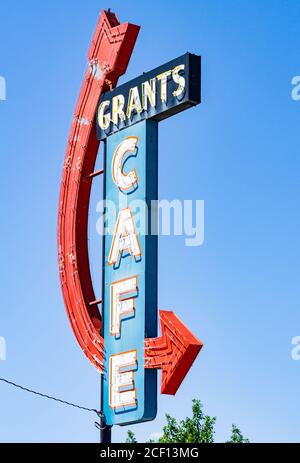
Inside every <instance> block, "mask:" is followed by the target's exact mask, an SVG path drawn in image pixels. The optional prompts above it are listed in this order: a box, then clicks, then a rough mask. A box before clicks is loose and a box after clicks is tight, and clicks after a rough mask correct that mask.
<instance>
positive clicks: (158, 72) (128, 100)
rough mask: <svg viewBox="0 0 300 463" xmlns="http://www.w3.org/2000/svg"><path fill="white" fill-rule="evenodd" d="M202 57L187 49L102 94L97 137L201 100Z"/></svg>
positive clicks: (176, 110) (160, 116)
mask: <svg viewBox="0 0 300 463" xmlns="http://www.w3.org/2000/svg"><path fill="white" fill-rule="evenodd" d="M200 82H201V58H200V56H197V55H193V54H191V53H186V54H185V55H182V56H180V57H179V58H176V59H173V60H172V61H169V62H168V63H166V64H164V65H162V66H159V67H158V68H156V69H153V70H152V71H149V72H147V73H144V74H142V75H141V76H139V77H137V78H135V79H133V80H131V81H129V82H127V83H125V84H123V85H120V86H119V87H116V88H115V89H113V90H112V91H109V92H106V93H104V94H103V95H102V96H101V99H100V101H99V104H98V108H97V118H96V120H97V138H98V139H99V140H103V139H105V138H106V137H107V136H109V135H111V134H113V133H115V132H117V131H119V130H122V129H125V128H126V127H129V126H130V125H132V124H136V123H137V122H140V121H142V120H144V119H150V118H152V119H154V120H156V121H161V120H163V119H166V118H167V117H170V116H172V115H173V114H176V113H178V112H180V111H183V110H184V109H187V108H190V107H191V106H195V105H197V104H199V103H200V98H201V94H200V86H201V85H200Z"/></svg>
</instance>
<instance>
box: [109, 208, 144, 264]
mask: <svg viewBox="0 0 300 463" xmlns="http://www.w3.org/2000/svg"><path fill="white" fill-rule="evenodd" d="M123 251H128V252H129V253H130V254H131V255H132V256H133V257H138V256H141V255H142V251H141V248H140V244H139V241H138V238H137V236H136V233H135V226H134V221H133V217H132V214H131V210H130V209H129V208H126V209H121V210H120V212H119V216H118V220H117V224H116V228H115V231H114V237H113V240H112V244H111V248H110V252H109V256H108V265H112V264H115V263H116V262H118V260H119V258H120V256H121V254H122V252H123Z"/></svg>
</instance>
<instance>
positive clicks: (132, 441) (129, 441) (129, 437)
mask: <svg viewBox="0 0 300 463" xmlns="http://www.w3.org/2000/svg"><path fill="white" fill-rule="evenodd" d="M136 443H137V440H136V438H135V435H134V432H133V431H131V430H130V429H129V431H127V438H126V444H136Z"/></svg>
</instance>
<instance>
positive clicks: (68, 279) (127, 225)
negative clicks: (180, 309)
mask: <svg viewBox="0 0 300 463" xmlns="http://www.w3.org/2000/svg"><path fill="white" fill-rule="evenodd" d="M138 32H139V27H138V26H135V25H132V24H128V23H126V24H120V23H119V21H118V19H117V18H116V16H115V15H114V14H113V13H112V12H110V11H107V12H106V11H103V12H102V13H101V16H100V19H99V22H98V25H97V28H96V31H95V34H94V36H93V40H92V42H91V47H90V50H89V54H88V58H89V66H88V70H87V73H86V76H85V79H84V82H83V85H82V90H81V92H80V96H79V100H78V103H77V106H76V110H75V115H74V119H73V123H72V127H71V132H70V136H69V140H68V145H67V151H66V156H65V162H64V168H63V177H62V183H61V193H60V200H59V220H58V249H59V254H58V258H59V272H60V281H61V288H62V293H63V296H64V301H65V305H66V309H67V313H68V316H69V320H70V323H71V326H72V329H73V331H74V334H75V336H76V338H77V340H78V342H79V344H80V346H81V348H82V350H83V352H84V353H85V355H86V356H87V357H88V359H89V360H90V361H91V363H92V364H93V365H94V366H95V367H96V368H97V369H98V370H99V371H100V372H101V373H102V374H103V378H104V381H103V383H104V387H103V398H104V400H103V410H104V412H105V417H106V421H107V423H108V424H126V423H129V422H139V421H144V420H150V419H153V418H154V417H155V414H156V387H157V385H156V371H157V369H158V368H160V369H162V385H161V392H162V393H165V394H175V392H176V391H177V389H178V387H179V386H180V384H181V382H182V380H183V379H184V377H185V375H186V373H187V371H188V370H189V368H190V366H191V364H192V363H193V361H194V359H195V357H196V356H197V354H198V352H199V350H200V349H201V347H202V344H201V342H200V341H199V340H198V339H197V338H195V336H193V335H192V333H191V332H190V331H189V330H188V329H187V328H186V327H185V326H184V325H183V323H182V322H181V321H180V320H179V319H178V318H177V317H176V315H175V314H173V312H169V311H159V318H160V325H161V335H160V336H159V337H157V318H158V311H157V237H155V236H152V235H140V234H138V233H137V231H136V227H135V221H134V216H133V214H132V211H131V208H130V205H131V201H132V200H133V199H134V198H136V199H139V198H143V199H146V203H147V201H148V202H149V201H151V199H155V198H156V197H157V124H158V121H159V120H162V119H164V118H165V117H168V116H170V115H172V114H175V113H176V112H178V111H181V110H183V109H186V108H188V107H190V106H193V105H195V104H198V103H199V102H200V58H199V57H196V56H195V55H191V54H186V55H183V57H180V58H177V59H176V60H173V61H171V62H170V63H167V64H166V65H164V66H161V67H160V68H157V69H156V70H154V71H152V72H150V73H149V74H147V75H143V76H141V77H140V78H137V79H135V80H134V81H131V83H128V84H124V86H120V87H119V88H117V89H115V90H112V91H110V90H111V89H113V88H114V87H115V85H116V84H117V80H118V77H119V76H120V75H122V74H124V72H125V71H126V67H127V64H128V61H129V59H130V56H131V53H132V50H133V47H134V44H135V41H136V38H137V35H138ZM127 90H128V93H127ZM103 102H105V104H103V105H102V107H101V104H102V103H103ZM100 107H101V108H100ZM96 126H98V127H97V128H96ZM97 130H98V137H99V138H100V139H104V138H105V139H106V142H105V143H106V148H105V166H104V173H105V197H106V199H112V200H114V201H115V203H116V204H118V199H117V196H118V198H119V195H121V196H122V197H123V198H124V204H122V205H120V207H119V208H118V218H117V223H116V226H115V229H114V234H113V236H106V237H105V239H104V261H103V295H102V296H103V301H102V305H103V310H102V315H103V316H101V315H100V311H99V305H100V304H101V301H100V300H98V299H96V297H95V294H94V290H93V286H92V280H91V276H90V268H89V258H88V248H87V221H88V204H89V196H90V190H91V183H92V180H93V178H94V177H95V176H96V175H98V174H100V173H103V171H102V170H101V171H98V172H97V171H96V172H94V165H95V160H96V156H97V152H98V147H99V141H98V140H97V136H96V131H97Z"/></svg>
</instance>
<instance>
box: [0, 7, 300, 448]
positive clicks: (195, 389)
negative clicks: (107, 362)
mask: <svg viewBox="0 0 300 463" xmlns="http://www.w3.org/2000/svg"><path fill="white" fill-rule="evenodd" d="M108 7H111V8H112V10H113V11H115V12H116V13H117V14H118V16H119V19H120V20H121V21H130V22H133V23H136V24H140V25H141V26H142V29H141V33H140V35H139V38H138V41H137V44H136V48H135V51H134V54H133V57H132V60H131V62H130V66H129V68H128V73H127V75H126V76H125V77H123V78H122V82H124V81H125V80H129V79H131V78H133V77H135V76H138V75H139V74H141V73H142V72H143V71H147V70H150V69H152V68H154V67H156V66H158V65H160V64H163V63H164V62H167V61H169V60H170V59H172V58H175V57H176V56H179V55H180V54H183V53H184V52H186V51H191V52H193V53H196V54H201V55H202V63H203V88H202V95H203V102H202V104H201V105H200V106H198V107H197V108H194V109H191V110H189V111H186V112H184V113H182V114H179V115H177V116H176V117H173V118H170V119H168V120H166V121H164V122H162V123H161V124H160V135H159V136H160V138H159V195H160V197H161V198H169V199H173V198H179V199H194V200H195V199H204V200H205V242H204V244H203V246H201V247H198V248H192V247H185V245H184V238H182V237H163V238H161V239H160V242H159V306H160V308H164V309H170V310H174V311H176V313H177V314H178V315H179V316H180V317H181V318H182V320H183V321H184V322H185V323H186V324H187V326H189V327H191V328H193V331H194V332H195V333H196V334H197V335H198V336H199V338H200V339H201V340H202V341H203V342H204V343H205V348H204V349H203V351H202V352H201V353H200V355H199V357H198V359H197V361H196V363H195V364H194V366H193V368H192V370H191V372H190V374H189V375H188V377H187V379H186V380H185V382H184V383H183V385H182V387H181V388H180V390H179V392H178V394H177V396H176V397H175V398H174V397H169V396H162V397H160V399H159V413H158V416H157V419H156V421H154V422H150V423H147V424H142V425H139V426H133V427H132V429H133V430H134V431H136V433H137V437H138V439H139V440H140V441H143V440H145V439H146V438H147V437H148V436H149V435H150V434H151V433H153V432H157V431H160V430H161V428H162V424H163V422H164V414H165V413H166V412H169V413H171V414H173V415H175V416H176V417H178V418H181V417H185V416H186V414H187V411H188V410H189V409H190V405H191V399H192V398H193V397H196V398H200V399H201V400H202V401H203V402H204V405H205V411H206V412H207V413H209V414H211V415H216V416H217V417H218V421H217V428H216V429H217V434H216V438H217V440H218V441H224V440H225V439H226V438H227V437H228V435H229V432H230V425H231V423H236V424H238V425H239V426H240V427H241V429H242V431H243V432H244V433H245V435H246V436H248V437H249V439H250V440H251V441H300V432H299V405H300V404H299V401H300V399H299V389H300V362H296V361H293V360H292V358H291V338H292V337H293V336H295V335H299V334H300V311H299V300H300V294H299V261H300V246H299V226H300V220H299V194H300V187H299V167H300V161H299V147H300V146H299V145H300V142H299V123H300V102H296V101H293V100H292V99H291V97H290V92H291V84H290V81H291V79H292V77H293V76H295V75H300V58H299V57H300V43H299V21H300V3H299V2H298V1H296V0H289V1H287V0H286V1H284V0H262V1H258V0H256V1H252V2H249V1H245V0H244V1H240V2H237V1H234V0H226V1H224V0H197V1H189V2H181V1H174V0H173V1H169V0H164V1H163V2H162V1H161V0H160V1H158V0H153V1H152V2H151V3H149V2H148V1H147V2H146V1H142V0H139V1H137V0H131V1H126V2H124V1H113V0H111V1H110V2H106V1H105V2H101V1H99V0H90V1H89V2H79V1H74V2H67V1H65V2H61V1H58V0H52V1H47V2H46V1H45V2H40V1H37V0H36V1H34V0H28V1H23V2H18V5H17V6H16V5H15V4H14V3H12V2H2V4H1V19H2V21H1V31H0V57H1V58H0V75H3V76H4V77H5V78H6V81H7V101H6V102H1V101H0V122H1V123H0V149H1V162H2V174H1V186H0V188H1V243H0V247H1V260H2V269H1V271H0V272H1V312H0V335H1V336H4V337H5V338H6V342H7V360H6V361H5V362H0V376H4V377H7V378H10V379H12V380H15V381H17V382H20V383H22V384H25V385H28V386H32V387H34V388H37V389H38V390H42V391H45V392H48V393H50V394H55V395H57V396H59V397H62V398H65V399H67V400H71V401H75V402H78V403H82V404H83V405H87V406H90V407H98V406H99V396H100V394H99V376H98V374H97V373H96V371H95V370H94V369H93V367H92V366H91V365H90V364H89V362H88V360H86V358H85V357H84V355H83V354H82V352H81V350H80V348H79V346H78V345H77V343H76V341H75V338H74V336H73V333H72V331H71V328H70V326H69V322H68V320H67V316H66V313H65V309H64V305H63V301H62V296H61V291H60V286H59V279H58V271H57V249H56V223H57V203H58V193H59V185H60V178H61V168H62V163H63V157H64V152H65V146H66V140H67V137H68V132H69V127H70V123H71V118H72V114H73V110H74V106H75V102H76V99H77V96H78V92H79V87H80V85H81V82H82V78H83V74H84V71H85V68H86V52H87V49H88V45H89V41H90V38H91V35H92V32H93V30H94V27H95V25H96V21H97V17H98V13H99V12H100V10H101V9H102V8H108ZM101 194H102V192H101V189H100V187H99V189H98V190H95V189H94V191H93V201H92V208H91V229H90V236H91V243H92V246H91V247H92V250H93V255H94V256H97V252H98V254H100V253H101V251H100V246H101V241H100V239H99V237H97V236H96V233H95V223H96V220H97V216H96V214H95V207H94V206H95V203H96V201H97V199H100V198H101ZM97 240H98V241H97ZM97 265H98V261H97V258H93V276H94V278H95V279H99V281H100V278H101V277H100V273H99V272H100V267H101V266H100V258H99V269H98V268H97ZM98 283H99V282H98ZM93 422H94V416H93V415H90V414H89V413H85V412H81V411H77V410H73V409H71V408H66V407H64V406H61V405H57V404H55V403H52V402H49V401H46V400H43V399H39V398H36V397H31V396H30V395H29V394H26V393H23V392H21V391H17V390H14V389H13V388H11V387H9V386H6V385H4V384H0V441H4V442H5V441H9V442H14V441H25V442H34V441H40V442H46V441H49V442H51V441H53V442H59V441H63V442H64V441H65V442H76V441H79V442H95V441H97V439H98V431H97V430H96V429H95V428H94V427H93ZM125 434H126V429H125V428H120V427H119V428H115V429H114V432H113V438H114V440H115V441H118V440H122V439H124V438H125Z"/></svg>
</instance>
